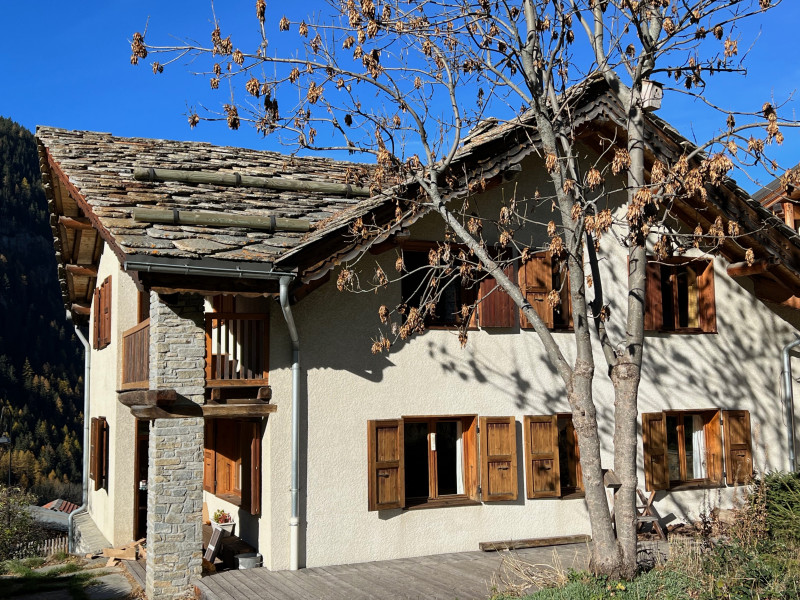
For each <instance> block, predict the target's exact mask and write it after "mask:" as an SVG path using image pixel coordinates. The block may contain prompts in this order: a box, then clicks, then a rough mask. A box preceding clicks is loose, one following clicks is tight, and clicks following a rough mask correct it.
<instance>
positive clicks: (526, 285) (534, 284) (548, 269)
mask: <svg viewBox="0 0 800 600" xmlns="http://www.w3.org/2000/svg"><path fill="white" fill-rule="evenodd" d="M559 263H560V261H557V260H553V258H552V254H551V253H550V252H539V253H537V254H534V255H533V256H532V257H531V258H530V260H528V261H527V262H525V263H524V264H522V265H521V266H520V268H519V286H520V290H521V291H522V293H523V294H525V299H526V300H527V301H528V302H529V303H530V305H531V306H532V307H533V310H535V311H536V313H537V314H538V315H539V317H540V318H541V319H542V321H544V324H545V325H547V328H548V329H556V330H558V329H571V328H572V300H571V298H570V291H569V278H568V277H566V273H567V271H566V269H564V270H563V271H562V270H561V269H560V266H559ZM562 283H563V285H562ZM552 290H558V292H559V296H560V300H561V302H560V304H559V305H558V306H556V307H555V308H554V307H552V306H551V305H550V302H549V301H548V295H549V294H550V292H551V291H552ZM519 318H520V327H522V328H523V329H530V328H532V327H533V325H531V324H530V323H528V319H526V318H525V315H523V314H522V312H520V316H519Z"/></svg>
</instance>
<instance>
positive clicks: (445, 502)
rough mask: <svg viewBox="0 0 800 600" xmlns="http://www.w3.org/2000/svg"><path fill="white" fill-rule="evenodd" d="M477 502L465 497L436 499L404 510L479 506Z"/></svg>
mask: <svg viewBox="0 0 800 600" xmlns="http://www.w3.org/2000/svg"><path fill="white" fill-rule="evenodd" d="M480 504H481V503H480V502H479V501H478V500H473V499H472V498H469V497H467V496H448V497H446V498H437V499H436V500H427V501H423V502H419V503H418V504H407V506H406V507H405V510H422V509H425V508H444V507H445V506H480Z"/></svg>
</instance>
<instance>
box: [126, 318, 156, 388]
mask: <svg viewBox="0 0 800 600" xmlns="http://www.w3.org/2000/svg"><path fill="white" fill-rule="evenodd" d="M149 385H150V319H146V320H144V321H142V322H141V323H139V324H138V325H137V326H136V327H131V328H130V329H128V330H127V331H126V332H125V333H123V334H122V382H121V389H123V390H136V389H147V388H148V387H149Z"/></svg>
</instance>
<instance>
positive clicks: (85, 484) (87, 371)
mask: <svg viewBox="0 0 800 600" xmlns="http://www.w3.org/2000/svg"><path fill="white" fill-rule="evenodd" d="M67 321H69V322H70V323H72V326H73V327H74V328H75V335H77V336H78V339H79V340H80V342H81V344H83V353H84V359H83V479H82V481H81V488H82V490H81V505H80V506H79V507H78V508H76V509H75V510H73V511H72V512H71V513H69V518H68V520H67V531H68V533H67V535H68V543H69V548H68V549H69V552H70V553H74V552H75V541H74V533H75V532H74V527H75V525H74V521H73V520H74V518H75V515H77V514H78V513H81V512H86V510H87V508H88V507H89V389H90V387H91V386H90V385H89V384H90V382H91V375H92V351H91V348H90V346H89V341H88V340H87V339H86V336H84V335H83V332H82V331H81V329H80V327H78V325H77V324H75V323H74V322H73V321H72V313H71V312H70V311H67Z"/></svg>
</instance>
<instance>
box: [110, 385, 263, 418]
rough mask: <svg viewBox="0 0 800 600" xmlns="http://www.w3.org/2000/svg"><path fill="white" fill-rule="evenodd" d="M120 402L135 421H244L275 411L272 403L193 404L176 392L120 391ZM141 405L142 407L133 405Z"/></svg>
mask: <svg viewBox="0 0 800 600" xmlns="http://www.w3.org/2000/svg"><path fill="white" fill-rule="evenodd" d="M119 400H120V402H122V403H123V404H124V405H126V406H128V407H129V408H130V410H131V414H132V415H133V416H134V417H136V418H137V419H180V418H182V417H204V418H206V419H247V418H258V417H266V416H268V415H271V414H272V413H274V412H276V411H277V410H278V407H277V406H276V405H275V404H267V403H265V402H258V403H254V402H248V403H242V404H239V403H232V404H215V403H209V404H202V405H201V404H196V403H194V402H190V401H188V400H183V399H181V397H180V396H179V395H178V394H177V393H175V390H137V391H133V392H123V393H121V394H120V395H119ZM136 402H141V404H134V403H136Z"/></svg>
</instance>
